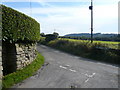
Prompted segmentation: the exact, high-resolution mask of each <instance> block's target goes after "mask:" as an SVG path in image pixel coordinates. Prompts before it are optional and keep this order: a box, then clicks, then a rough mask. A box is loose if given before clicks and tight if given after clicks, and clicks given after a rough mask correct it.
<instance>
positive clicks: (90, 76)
mask: <svg viewBox="0 0 120 90" xmlns="http://www.w3.org/2000/svg"><path fill="white" fill-rule="evenodd" d="M95 74H96V73H93V74H92V75H88V74H85V75H86V76H87V77H89V78H92V77H93V76H94V75H95Z"/></svg>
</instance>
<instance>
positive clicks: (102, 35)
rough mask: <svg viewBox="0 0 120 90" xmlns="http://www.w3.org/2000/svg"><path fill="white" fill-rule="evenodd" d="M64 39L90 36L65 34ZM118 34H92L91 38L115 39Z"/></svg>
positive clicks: (87, 35) (87, 34)
mask: <svg viewBox="0 0 120 90" xmlns="http://www.w3.org/2000/svg"><path fill="white" fill-rule="evenodd" d="M65 36H66V37H87V38H90V37H91V34H89V33H78V34H67V35H65ZM117 36H118V34H101V33H94V34H93V37H108V38H109V37H117Z"/></svg>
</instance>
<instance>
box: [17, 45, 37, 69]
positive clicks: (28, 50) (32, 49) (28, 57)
mask: <svg viewBox="0 0 120 90" xmlns="http://www.w3.org/2000/svg"><path fill="white" fill-rule="evenodd" d="M15 46H16V64H17V70H18V69H22V68H23V67H25V66H27V65H29V64H30V63H31V62H32V61H33V60H34V59H35V58H36V45H35V44H32V45H22V44H21V45H19V44H15Z"/></svg>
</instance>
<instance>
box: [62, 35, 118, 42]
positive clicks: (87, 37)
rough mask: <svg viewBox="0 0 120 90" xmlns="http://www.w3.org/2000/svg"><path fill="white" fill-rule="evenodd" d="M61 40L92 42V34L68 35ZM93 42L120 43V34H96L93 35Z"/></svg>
mask: <svg viewBox="0 0 120 90" xmlns="http://www.w3.org/2000/svg"><path fill="white" fill-rule="evenodd" d="M118 36H119V37H118ZM61 38H70V39H80V40H90V39H91V34H90V33H78V34H67V35H65V36H62V37H61ZM93 40H99V41H118V42H120V34H101V33H94V34H93Z"/></svg>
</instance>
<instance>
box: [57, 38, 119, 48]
mask: <svg viewBox="0 0 120 90" xmlns="http://www.w3.org/2000/svg"><path fill="white" fill-rule="evenodd" d="M59 40H69V41H71V42H90V41H89V40H75V39H65V38H59ZM93 43H100V44H105V45H106V46H108V47H109V48H112V49H118V45H119V44H120V42H112V41H93Z"/></svg>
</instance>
